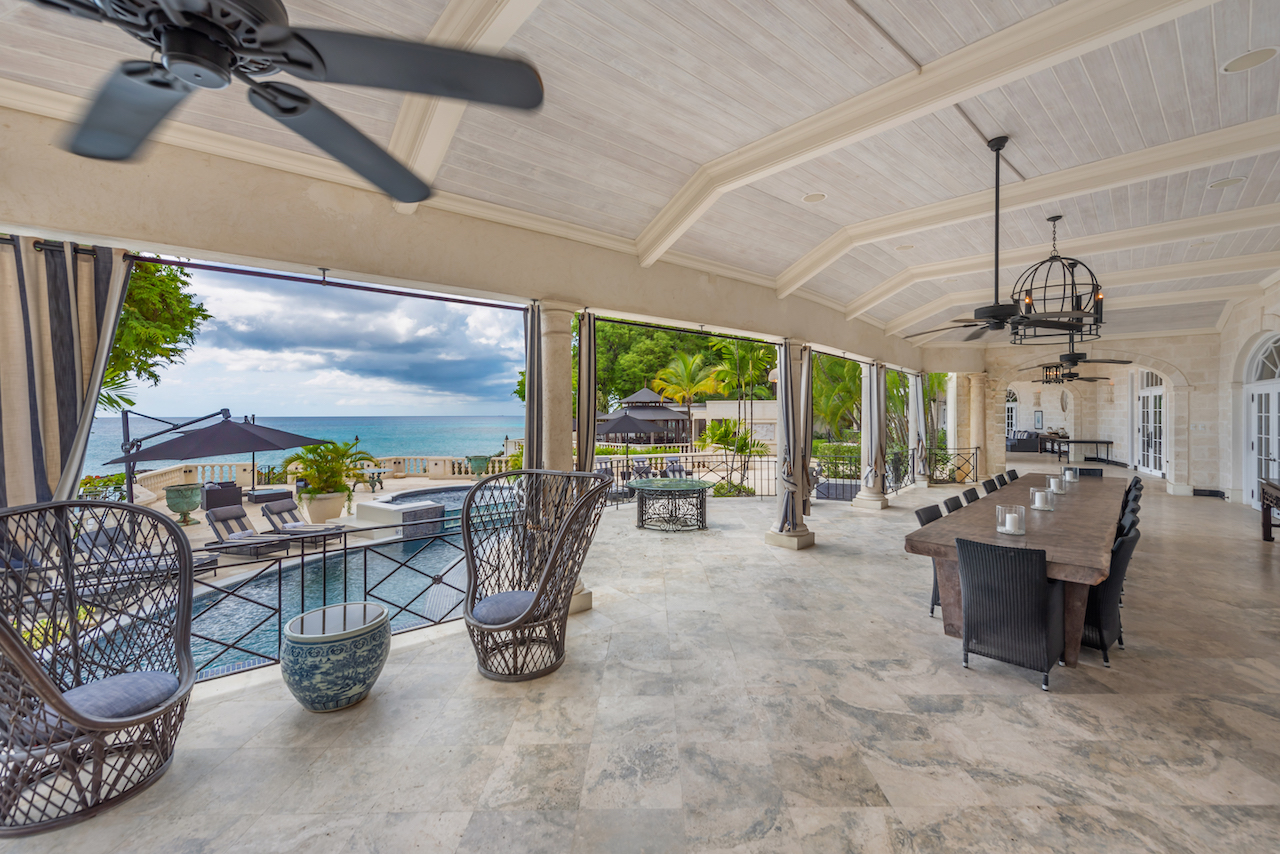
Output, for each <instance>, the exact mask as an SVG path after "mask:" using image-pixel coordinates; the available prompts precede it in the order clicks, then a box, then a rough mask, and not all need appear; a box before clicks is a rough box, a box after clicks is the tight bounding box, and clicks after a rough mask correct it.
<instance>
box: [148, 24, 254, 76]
mask: <svg viewBox="0 0 1280 854" xmlns="http://www.w3.org/2000/svg"><path fill="white" fill-rule="evenodd" d="M160 49H161V51H162V54H163V56H164V67H165V68H166V69H168V71H169V73H170V74H172V75H173V76H174V77H177V78H178V79H179V80H181V81H183V82H184V83H189V84H191V85H192V86H196V87H199V88H201V89H225V88H226V87H227V86H229V85H231V68H232V65H233V64H234V63H235V55H234V54H232V53H231V51H229V50H227V49H226V48H225V47H223V46H222V45H220V44H218V43H217V42H215V41H214V40H213V39H211V38H209V37H208V36H206V35H204V34H203V33H199V32H196V31H195V30H193V29H189V28H186V27H184V28H182V29H167V30H165V31H164V34H163V35H162V36H161V39H160Z"/></svg>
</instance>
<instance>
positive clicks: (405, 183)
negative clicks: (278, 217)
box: [249, 82, 431, 202]
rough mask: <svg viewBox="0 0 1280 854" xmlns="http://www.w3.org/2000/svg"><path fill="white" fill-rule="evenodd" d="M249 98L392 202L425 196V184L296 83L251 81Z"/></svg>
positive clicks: (414, 200)
mask: <svg viewBox="0 0 1280 854" xmlns="http://www.w3.org/2000/svg"><path fill="white" fill-rule="evenodd" d="M259 90H267V91H266V94H264V93H263V92H262V91H259ZM272 98H274V99H276V100H271V99H272ZM249 102H250V103H251V104H253V105H254V106H255V107H257V108H258V109H259V110H261V111H262V112H264V113H266V114H267V115H268V116H271V118H273V119H275V120H276V121H278V122H280V123H281V124H282V125H284V126H285V127H287V128H289V130H291V131H293V132H294V133H296V134H298V136H301V137H302V138H304V139H306V140H309V141H310V142H312V143H314V144H315V145H316V146H317V147H318V148H320V149H322V150H324V151H327V152H328V153H329V154H331V155H332V156H333V157H334V158H335V159H337V160H339V161H341V162H342V163H344V164H346V165H347V166H348V167H350V169H351V170H352V171H353V172H355V173H356V174H358V175H360V176H362V177H363V178H365V180H367V181H368V182H369V183H371V184H373V185H374V186H375V187H377V188H378V189H380V190H382V191H383V192H384V193H386V194H387V195H388V196H391V197H392V198H393V199H395V200H396V201H400V202H420V201H422V200H423V199H426V198H427V197H428V196H430V195H431V188H430V187H428V186H427V185H426V183H424V182H423V181H422V179H421V178H419V177H418V176H417V175H414V174H413V173H412V172H410V171H409V170H408V169H407V168H406V167H405V166H404V165H402V164H401V163H400V161H398V160H396V159H395V158H394V157H392V156H391V155H390V154H388V153H387V152H385V151H383V150H382V148H380V147H379V146H378V144H377V143H376V142H374V141H373V140H371V139H369V137H367V136H365V135H364V134H363V133H361V132H360V131H358V130H356V129H355V128H354V127H353V126H352V125H351V124H350V123H349V122H348V121H347V120H346V119H344V118H343V117H342V116H340V115H338V114H337V113H335V112H334V111H333V110H331V109H329V108H328V107H326V106H325V105H324V104H322V103H320V102H319V101H317V100H315V99H314V98H312V97H310V96H308V95H307V93H305V92H303V91H302V90H301V89H299V88H298V87H297V86H290V85H288V84H287V83H257V82H255V83H254V88H252V89H250V90H249Z"/></svg>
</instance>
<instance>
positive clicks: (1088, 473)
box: [1076, 469, 1102, 477]
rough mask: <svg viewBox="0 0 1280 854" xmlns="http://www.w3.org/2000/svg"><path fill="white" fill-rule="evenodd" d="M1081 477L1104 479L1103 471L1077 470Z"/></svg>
mask: <svg viewBox="0 0 1280 854" xmlns="http://www.w3.org/2000/svg"><path fill="white" fill-rule="evenodd" d="M1076 471H1078V472H1079V473H1080V477H1102V469H1076Z"/></svg>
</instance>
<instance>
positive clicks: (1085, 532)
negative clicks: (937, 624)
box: [906, 474, 1127, 667]
mask: <svg viewBox="0 0 1280 854" xmlns="http://www.w3.org/2000/svg"><path fill="white" fill-rule="evenodd" d="M1046 478H1047V476H1046V475H1038V474H1029V475H1024V476H1022V477H1020V478H1018V479H1017V480H1015V481H1013V482H1011V483H1010V484H1009V485H1008V486H1006V487H1004V488H1003V489H999V490H996V491H995V492H993V493H991V494H990V495H987V496H984V497H983V498H981V499H979V500H978V501H975V502H973V503H972V504H969V505H967V506H965V507H961V508H960V509H959V510H957V511H955V512H954V513H950V514H948V515H946V516H943V517H942V518H941V519H938V520H937V521H935V522H931V523H930V524H928V525H925V526H924V527H923V528H920V529H918V530H915V531H912V532H911V533H910V534H907V537H906V550H907V551H908V552H910V553H911V554H917V555H925V556H927V557H931V558H933V559H934V561H935V562H936V566H937V571H938V594H939V598H940V599H941V600H942V623H943V630H944V631H945V632H946V633H947V634H948V635H950V636H951V637H957V638H958V637H961V636H962V634H963V620H964V611H963V604H962V602H961V600H960V572H959V564H958V562H957V558H956V539H957V538H960V539H965V540H974V541H976V542H979V543H992V544H995V545H999V546H1011V547H1013V548H1021V549H1043V550H1044V552H1045V558H1046V560H1047V561H1048V574H1049V577H1050V578H1056V579H1059V580H1060V581H1063V582H1065V583H1066V586H1065V588H1064V589H1063V594H1064V596H1063V607H1064V609H1065V613H1064V614H1063V628H1064V631H1065V634H1066V637H1065V641H1066V649H1065V651H1064V653H1063V660H1065V661H1066V663H1067V665H1068V666H1069V667H1075V666H1076V664H1077V663H1078V662H1079V660H1080V637H1081V635H1082V634H1083V632H1084V613H1085V606H1086V605H1087V604H1088V601H1089V588H1090V587H1091V586H1092V585H1095V584H1098V583H1099V582H1101V581H1103V580H1105V579H1106V577H1107V575H1108V574H1110V571H1111V545H1112V543H1114V542H1115V537H1116V523H1117V522H1118V521H1119V516H1120V507H1121V505H1122V503H1123V501H1124V491H1125V487H1126V486H1127V484H1126V482H1125V481H1124V480H1123V479H1121V478H1106V477H1083V478H1081V479H1080V480H1079V481H1077V482H1075V483H1068V484H1065V489H1066V492H1065V494H1063V495H1055V496H1054V498H1055V502H1054V509H1053V510H1048V511H1046V510H1032V509H1031V489H1032V487H1043V486H1045V481H1046ZM997 504H1021V505H1022V506H1023V507H1026V508H1027V514H1026V515H1027V520H1026V521H1027V524H1026V529H1027V533H1026V535H1025V536H1016V535H1012V534H998V533H996V505H997Z"/></svg>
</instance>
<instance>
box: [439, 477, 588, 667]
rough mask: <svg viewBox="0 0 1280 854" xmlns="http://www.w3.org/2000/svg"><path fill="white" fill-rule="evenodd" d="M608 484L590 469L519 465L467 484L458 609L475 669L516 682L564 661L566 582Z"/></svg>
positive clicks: (574, 575) (574, 572)
mask: <svg viewBox="0 0 1280 854" xmlns="http://www.w3.org/2000/svg"><path fill="white" fill-rule="evenodd" d="M608 488H609V481H608V480H607V479H606V478H604V477H603V476H601V475H599V474H589V473H586V472H554V471H537V470H532V469H526V470H521V471H514V472H504V473H502V474H498V475H492V476H490V477H487V478H485V479H484V480H482V481H480V482H479V483H477V484H476V485H475V486H474V487H472V488H471V491H470V492H468V493H467V497H466V498H465V499H464V500H463V502H462V542H463V548H464V550H465V552H466V559H467V596H466V599H465V600H464V611H463V617H464V619H465V621H466V624H467V631H468V632H469V633H470V635H471V643H472V645H473V646H474V647H475V650H476V659H477V667H478V669H479V670H480V673H481V674H483V675H484V676H486V677H488V678H490V679H497V680H499V681H503V682H520V681H524V680H527V679H536V678H538V677H539V676H545V675H546V674H548V673H550V672H552V671H553V670H555V669H556V668H558V667H559V666H560V665H561V664H562V663H564V644H565V624H566V623H567V621H568V619H569V603H570V600H571V599H572V597H573V587H574V585H575V584H576V583H577V581H578V573H579V572H580V571H581V569H582V561H583V558H585V557H586V554H587V549H588V548H590V546H591V539H592V537H593V536H594V535H595V530H596V525H597V524H598V523H599V521H600V511H601V510H602V509H603V507H604V497H605V492H606V490H608Z"/></svg>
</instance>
